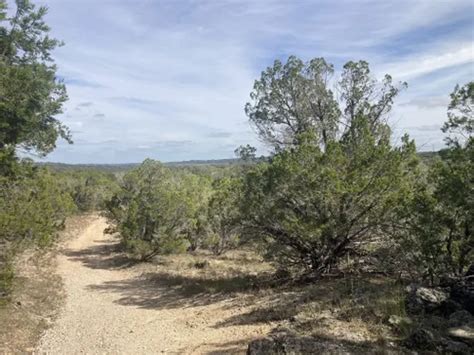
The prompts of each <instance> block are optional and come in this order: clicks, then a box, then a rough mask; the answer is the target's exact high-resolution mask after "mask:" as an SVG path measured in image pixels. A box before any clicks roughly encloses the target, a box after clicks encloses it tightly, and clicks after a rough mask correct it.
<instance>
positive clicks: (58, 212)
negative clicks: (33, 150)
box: [0, 163, 74, 248]
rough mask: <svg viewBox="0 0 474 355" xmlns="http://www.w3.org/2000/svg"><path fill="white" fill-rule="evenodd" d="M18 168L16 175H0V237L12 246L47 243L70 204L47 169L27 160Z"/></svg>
mask: <svg viewBox="0 0 474 355" xmlns="http://www.w3.org/2000/svg"><path fill="white" fill-rule="evenodd" d="M22 170H23V173H22V175H21V176H20V177H18V178H17V179H14V180H12V179H9V178H1V179H0V211H2V213H1V214H0V241H1V242H2V243H8V244H11V245H12V246H14V247H15V248H18V247H23V246H30V245H33V244H37V245H40V246H47V245H49V244H50V243H51V241H52V238H53V237H54V234H55V232H56V230H58V229H60V228H61V227H62V226H63V224H64V220H65V218H66V216H67V215H68V214H69V213H70V212H71V211H73V210H74V204H73V202H72V200H71V198H70V196H69V195H68V194H67V193H65V192H64V191H62V190H61V189H60V188H59V187H58V185H57V184H56V180H55V178H54V176H53V175H52V174H51V173H49V172H48V171H47V170H44V169H39V168H35V167H33V166H31V165H30V164H28V163H23V164H22Z"/></svg>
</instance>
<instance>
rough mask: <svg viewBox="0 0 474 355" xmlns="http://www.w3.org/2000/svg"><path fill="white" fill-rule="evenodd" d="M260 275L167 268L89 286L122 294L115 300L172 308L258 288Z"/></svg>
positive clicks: (213, 300)
mask: <svg viewBox="0 0 474 355" xmlns="http://www.w3.org/2000/svg"><path fill="white" fill-rule="evenodd" d="M255 282H256V277H252V276H247V275H243V276H231V277H221V278H212V279H207V278H200V277H188V276H180V275H172V274H169V273H166V272H155V273H147V274H143V275H141V276H139V277H136V278H133V279H125V280H121V281H108V282H105V283H102V284H100V285H90V286H89V288H90V289H91V290H94V291H99V292H114V293H118V294H119V295H120V298H119V299H118V300H116V301H115V302H116V303H118V304H120V305H124V306H135V307H140V308H146V309H171V308H186V307H195V306H205V305H209V304H212V303H216V302H219V301H222V300H226V299H233V298H235V297H236V296H237V292H252V291H253V292H255V287H254V285H255Z"/></svg>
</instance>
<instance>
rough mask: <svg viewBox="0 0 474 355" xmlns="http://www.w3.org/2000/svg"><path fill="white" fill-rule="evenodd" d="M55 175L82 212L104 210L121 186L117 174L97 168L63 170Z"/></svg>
mask: <svg viewBox="0 0 474 355" xmlns="http://www.w3.org/2000/svg"><path fill="white" fill-rule="evenodd" d="M55 176H56V177H57V179H58V180H57V183H58V185H60V186H61V188H63V189H64V190H65V191H67V192H68V193H69V194H70V195H71V198H72V200H73V201H74V204H75V205H76V206H77V208H78V210H79V211H82V212H86V211H98V210H103V209H104V208H105V202H106V201H108V200H110V199H111V198H112V196H113V195H114V193H115V192H116V191H117V190H118V188H119V186H118V181H117V178H116V177H115V175H113V174H110V173H105V172H101V171H97V170H77V171H63V172H57V173H55Z"/></svg>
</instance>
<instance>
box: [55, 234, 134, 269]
mask: <svg viewBox="0 0 474 355" xmlns="http://www.w3.org/2000/svg"><path fill="white" fill-rule="evenodd" d="M94 243H95V244H96V245H94V246H91V247H89V248H85V249H80V250H71V249H66V250H65V251H64V255H66V256H67V257H68V258H69V259H70V260H73V261H79V262H81V263H82V264H83V265H85V266H87V267H89V268H91V269H121V268H127V267H130V266H132V265H134V264H135V263H136V262H134V261H133V260H131V259H129V258H128V257H127V256H126V255H125V254H124V253H123V252H122V250H121V246H120V243H119V242H116V241H102V240H95V241H94Z"/></svg>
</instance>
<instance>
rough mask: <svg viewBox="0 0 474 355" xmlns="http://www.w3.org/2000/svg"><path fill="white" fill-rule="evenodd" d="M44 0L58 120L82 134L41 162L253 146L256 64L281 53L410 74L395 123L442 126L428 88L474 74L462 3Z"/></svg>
mask: <svg viewBox="0 0 474 355" xmlns="http://www.w3.org/2000/svg"><path fill="white" fill-rule="evenodd" d="M42 2H43V3H46V4H47V5H48V6H49V7H50V13H49V15H48V22H49V23H50V25H51V27H52V29H53V35H55V36H56V37H58V38H60V39H63V40H64V41H65V42H66V46H65V47H62V48H60V49H58V50H57V52H56V53H55V54H56V55H55V57H56V58H57V62H58V65H59V69H60V74H61V75H62V76H64V77H65V79H66V82H69V85H68V92H69V96H70V101H69V102H68V103H67V112H66V114H65V115H64V116H63V117H62V119H63V120H64V121H65V123H66V124H68V125H70V126H71V128H72V129H75V131H80V132H78V133H76V135H75V141H76V142H77V143H76V145H75V146H73V147H68V148H67V149H66V148H65V145H64V144H61V145H60V146H59V148H58V150H57V151H56V152H54V153H53V154H51V155H50V156H49V158H48V159H50V160H62V161H69V162H74V161H76V162H77V161H81V162H85V161H95V162H118V161H140V160H143V159H144V158H146V157H147V156H151V157H158V158H161V159H168V160H183V159H195V158H198V157H199V158H203V159H204V158H217V157H219V158H224V157H231V156H233V150H234V148H235V147H236V146H238V145H240V144H245V143H250V144H254V145H258V146H260V147H261V144H260V143H259V142H258V140H257V137H256V136H255V134H254V132H253V131H252V129H251V128H250V127H249V125H248V123H247V118H246V117H245V114H244V112H243V107H244V104H245V102H246V101H247V100H248V94H249V92H250V90H251V88H252V86H253V81H254V79H256V78H257V77H258V76H259V73H260V72H261V70H263V69H264V68H265V67H266V66H268V65H270V64H271V63H272V61H273V60H274V59H275V58H284V57H285V56H287V55H289V54H295V55H298V56H301V57H302V58H304V59H309V58H311V57H315V56H326V57H327V59H328V60H329V61H332V62H334V63H335V65H336V69H339V70H340V68H341V66H342V64H343V63H344V61H346V60H349V59H355V60H357V59H366V60H368V61H369V62H370V63H372V64H373V65H372V67H373V69H374V72H375V73H376V74H378V75H380V74H383V73H385V72H388V73H391V74H393V76H394V78H395V79H400V80H407V81H409V89H408V91H407V92H406V93H404V94H403V95H402V97H401V100H400V102H401V105H399V106H397V107H396V109H395V112H394V114H393V117H394V120H395V123H396V124H398V125H400V126H401V127H413V126H421V125H432V124H439V123H441V122H442V121H443V120H444V119H445V108H443V106H442V104H440V103H441V101H442V99H439V100H438V99H437V101H436V103H435V102H434V101H429V99H427V97H432V98H434V97H436V98H441V97H447V96H448V94H449V92H450V91H451V90H452V87H453V86H454V84H455V83H456V82H459V81H467V80H469V79H471V78H472V77H473V75H472V74H473V70H472V61H473V50H472V21H471V22H468V23H467V24H466V20H467V19H469V18H472V11H471V14H470V13H469V11H470V10H473V5H472V3H471V2H470V1H464V0H460V1H458V0H453V1H449V2H448V1H423V0H419V1H412V0H410V1H409V0H392V1H384V2H382V1H358V2H354V1H350V0H343V1H338V2H334V1H329V0H322V1H318V2H315V1H311V0H301V1H297V2H291V1H286V0H281V1H279V0H271V1H263V0H262V1H251V0H241V1H237V0H235V1H234V0H222V1H215V0H208V1H206V0H203V1H193V0H189V1H185V0H181V1H167V0H164V1H155V0H136V1H119V0H117V1H113V0H103V1H96V0H82V1H79V0H43V1H42ZM469 31H471V32H469ZM455 69H456V70H455ZM457 69H459V70H457ZM440 73H441V74H440ZM84 103H90V105H87V106H85V105H84ZM423 106H424V107H423ZM76 107H79V108H80V111H75V108H76ZM77 122H82V125H81V126H80V130H79V129H78V127H79V126H78V123H77ZM112 140H114V141H112ZM159 142H161V144H160V143H159ZM173 142H180V143H179V145H176V143H173ZM173 144H174V146H173V147H172V145H173ZM101 152H102V153H101Z"/></svg>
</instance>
